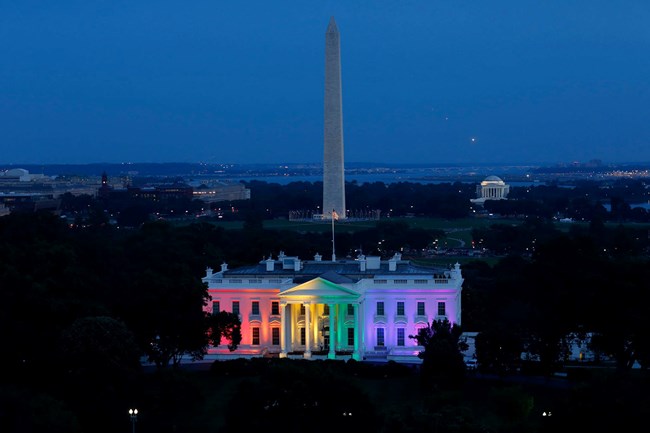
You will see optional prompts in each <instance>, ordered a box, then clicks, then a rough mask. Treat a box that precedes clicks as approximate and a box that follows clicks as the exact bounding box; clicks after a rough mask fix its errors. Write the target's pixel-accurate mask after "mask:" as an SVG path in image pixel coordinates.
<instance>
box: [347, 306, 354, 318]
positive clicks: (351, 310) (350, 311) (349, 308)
mask: <svg viewBox="0 0 650 433" xmlns="http://www.w3.org/2000/svg"><path fill="white" fill-rule="evenodd" d="M348 316H354V305H353V304H348Z"/></svg>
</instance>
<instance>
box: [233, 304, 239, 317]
mask: <svg viewBox="0 0 650 433" xmlns="http://www.w3.org/2000/svg"><path fill="white" fill-rule="evenodd" d="M232 313H233V314H237V315H239V301H232Z"/></svg>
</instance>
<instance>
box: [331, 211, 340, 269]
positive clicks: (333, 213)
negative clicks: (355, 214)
mask: <svg viewBox="0 0 650 433" xmlns="http://www.w3.org/2000/svg"><path fill="white" fill-rule="evenodd" d="M338 219H339V215H338V214H337V213H336V210H334V209H332V261H333V262H335V261H336V248H335V244H334V221H335V220H338Z"/></svg>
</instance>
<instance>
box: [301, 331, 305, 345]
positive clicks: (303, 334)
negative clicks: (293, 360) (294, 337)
mask: <svg viewBox="0 0 650 433" xmlns="http://www.w3.org/2000/svg"><path fill="white" fill-rule="evenodd" d="M300 344H301V345H302V346H304V345H305V328H300Z"/></svg>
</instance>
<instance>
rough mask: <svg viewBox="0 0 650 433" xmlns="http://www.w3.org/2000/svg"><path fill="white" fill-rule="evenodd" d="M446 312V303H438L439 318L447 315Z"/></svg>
mask: <svg viewBox="0 0 650 433" xmlns="http://www.w3.org/2000/svg"><path fill="white" fill-rule="evenodd" d="M445 311H446V309H445V303H444V302H438V316H445V315H446V314H447V313H446V312H445Z"/></svg>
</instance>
